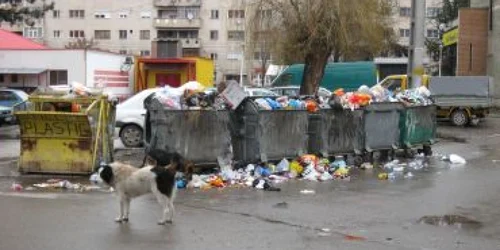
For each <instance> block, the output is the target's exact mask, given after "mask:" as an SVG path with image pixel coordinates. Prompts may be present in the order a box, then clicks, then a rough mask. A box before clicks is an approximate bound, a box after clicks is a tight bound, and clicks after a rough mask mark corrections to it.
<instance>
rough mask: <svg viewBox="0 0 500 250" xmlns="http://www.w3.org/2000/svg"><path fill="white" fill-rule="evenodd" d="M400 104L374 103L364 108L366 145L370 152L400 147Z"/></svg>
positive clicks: (401, 107)
mask: <svg viewBox="0 0 500 250" xmlns="http://www.w3.org/2000/svg"><path fill="white" fill-rule="evenodd" d="M402 110H403V105H402V104H401V103H399V102H380V103H372V104H370V105H369V106H366V107H365V108H364V115H363V116H364V117H363V120H364V121H363V122H364V138H365V139H364V144H365V147H364V148H365V150H366V151H368V152H372V151H376V150H391V149H398V148H399V147H400V126H399V119H400V112H401V111H402Z"/></svg>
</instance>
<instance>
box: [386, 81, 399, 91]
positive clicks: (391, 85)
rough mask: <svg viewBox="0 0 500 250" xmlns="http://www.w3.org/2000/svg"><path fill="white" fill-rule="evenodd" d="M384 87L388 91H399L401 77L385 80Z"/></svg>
mask: <svg viewBox="0 0 500 250" xmlns="http://www.w3.org/2000/svg"><path fill="white" fill-rule="evenodd" d="M386 88H387V89H388V90H390V91H393V92H394V91H395V90H397V91H399V90H400V89H401V79H390V80H389V81H388V82H387V85H386Z"/></svg>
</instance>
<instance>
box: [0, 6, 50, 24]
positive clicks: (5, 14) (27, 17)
mask: <svg viewBox="0 0 500 250" xmlns="http://www.w3.org/2000/svg"><path fill="white" fill-rule="evenodd" d="M24 2H26V3H27V4H24V3H23V1H18V0H10V1H2V3H0V21H2V22H8V23H10V24H16V23H21V22H24V23H26V24H27V25H29V26H32V25H34V24H35V22H34V19H40V18H42V17H43V16H44V15H45V13H46V12H47V11H49V10H53V9H54V3H53V2H51V3H49V4H47V2H46V1H45V0H25V1H24Z"/></svg>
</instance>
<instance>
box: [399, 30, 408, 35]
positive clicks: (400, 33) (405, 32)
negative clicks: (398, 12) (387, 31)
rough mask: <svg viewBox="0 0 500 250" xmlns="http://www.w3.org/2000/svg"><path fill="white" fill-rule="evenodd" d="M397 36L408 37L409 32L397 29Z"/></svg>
mask: <svg viewBox="0 0 500 250" xmlns="http://www.w3.org/2000/svg"><path fill="white" fill-rule="evenodd" d="M399 36H400V37H410V30H409V29H399Z"/></svg>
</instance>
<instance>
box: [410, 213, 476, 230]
mask: <svg viewBox="0 0 500 250" xmlns="http://www.w3.org/2000/svg"><path fill="white" fill-rule="evenodd" d="M418 222H419V223H424V224H428V225H433V226H454V227H457V228H459V229H465V230H477V229H480V228H481V227H482V226H483V224H482V223H481V222H479V221H477V220H474V219H471V218H468V217H465V216H462V215H454V214H450V215H443V216H424V217H422V218H420V219H419V220H418Z"/></svg>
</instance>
